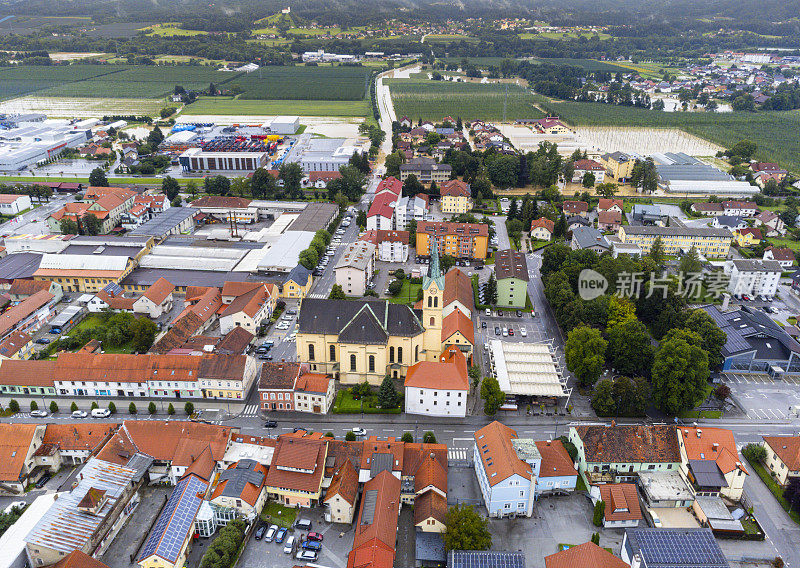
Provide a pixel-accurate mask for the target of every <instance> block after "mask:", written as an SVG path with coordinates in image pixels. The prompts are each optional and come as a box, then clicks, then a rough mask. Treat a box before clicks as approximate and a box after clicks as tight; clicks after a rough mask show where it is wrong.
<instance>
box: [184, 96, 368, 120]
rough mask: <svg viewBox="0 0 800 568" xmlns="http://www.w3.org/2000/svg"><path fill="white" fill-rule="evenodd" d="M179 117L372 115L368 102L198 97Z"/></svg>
mask: <svg viewBox="0 0 800 568" xmlns="http://www.w3.org/2000/svg"><path fill="white" fill-rule="evenodd" d="M181 114H190V115H198V114H242V115H276V114H296V115H298V116H340V117H359V116H367V115H371V112H370V108H369V102H368V101H364V100H361V101H256V100H243V99H233V98H231V97H214V98H204V97H201V98H200V99H199V100H198V101H197V102H195V103H192V104H190V105H189V106H187V107H185V108H184V110H183V112H182V113H181Z"/></svg>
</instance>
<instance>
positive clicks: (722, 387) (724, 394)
mask: <svg viewBox="0 0 800 568" xmlns="http://www.w3.org/2000/svg"><path fill="white" fill-rule="evenodd" d="M729 396H731V387H729V386H728V385H726V384H725V383H720V384H718V385H717V388H715V389H714V397H715V398H716V399H717V400H722V401H724V400H725V399H727V398H728V397H729Z"/></svg>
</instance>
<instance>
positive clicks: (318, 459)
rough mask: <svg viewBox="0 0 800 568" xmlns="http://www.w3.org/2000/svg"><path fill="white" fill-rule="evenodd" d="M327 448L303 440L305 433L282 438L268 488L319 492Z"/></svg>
mask: <svg viewBox="0 0 800 568" xmlns="http://www.w3.org/2000/svg"><path fill="white" fill-rule="evenodd" d="M326 444H327V442H326V441H325V440H322V439H319V438H316V439H314V438H309V437H306V436H303V433H302V432H297V433H296V434H283V435H282V436H279V437H278V443H277V444H276V446H275V452H274V453H273V454H272V463H271V464H270V467H269V471H268V472H267V482H266V484H267V485H268V486H269V487H279V488H283V489H289V490H295V491H307V492H309V493H316V492H318V491H319V489H320V485H321V484H322V475H323V473H324V472H325V456H326ZM287 468H291V469H287ZM297 470H306V471H297ZM398 483H399V480H398Z"/></svg>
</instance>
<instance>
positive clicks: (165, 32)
mask: <svg viewBox="0 0 800 568" xmlns="http://www.w3.org/2000/svg"><path fill="white" fill-rule="evenodd" d="M142 31H143V32H145V33H146V34H147V35H152V36H161V37H176V36H181V37H191V36H196V35H206V34H208V32H205V31H202V30H184V29H183V28H181V27H180V24H177V23H164V24H156V25H154V26H148V27H146V28H142Z"/></svg>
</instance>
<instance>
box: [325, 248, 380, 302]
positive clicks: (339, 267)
mask: <svg viewBox="0 0 800 568" xmlns="http://www.w3.org/2000/svg"><path fill="white" fill-rule="evenodd" d="M374 270H375V245H374V244H372V243H368V242H365V241H356V242H354V243H351V244H349V245H347V247H346V248H345V250H344V252H343V253H342V256H340V257H339V261H338V262H337V263H336V267H335V268H334V272H335V273H336V283H337V284H338V285H339V286H341V287H342V290H343V291H344V293H345V294H346V295H348V296H363V295H364V293H365V292H366V291H367V288H368V286H369V284H370V282H371V281H372V273H373V271H374Z"/></svg>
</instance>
